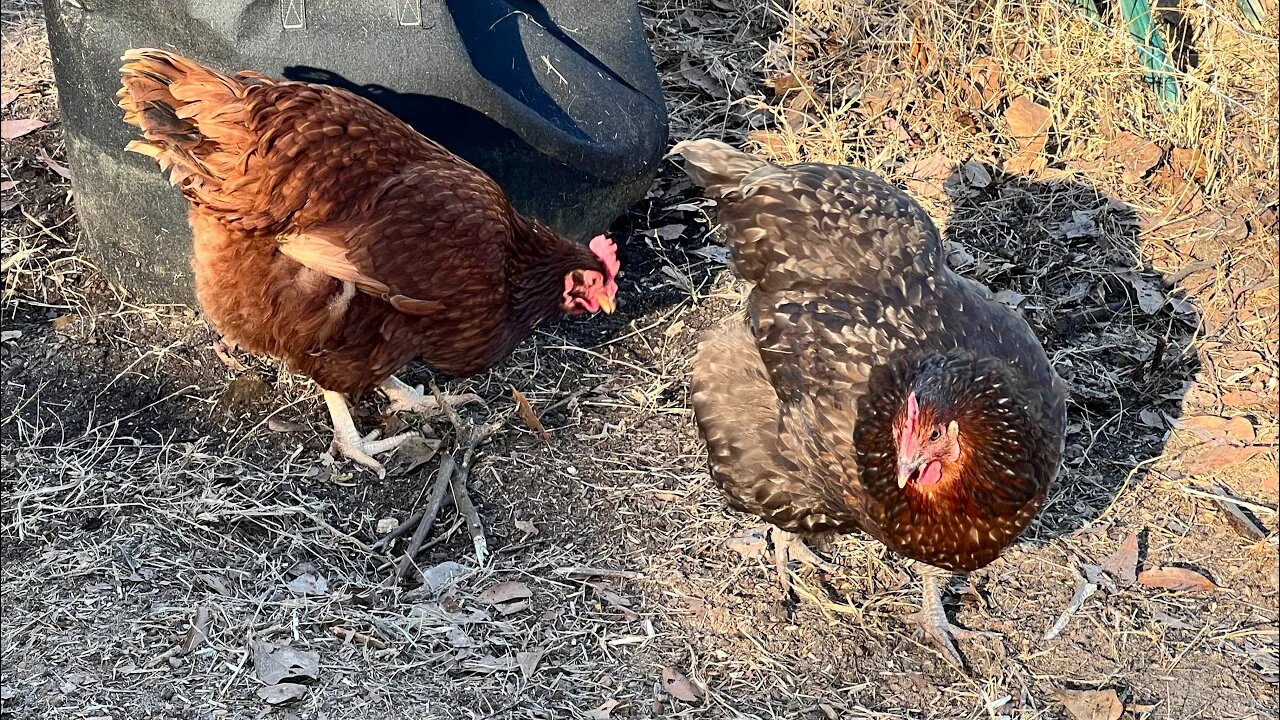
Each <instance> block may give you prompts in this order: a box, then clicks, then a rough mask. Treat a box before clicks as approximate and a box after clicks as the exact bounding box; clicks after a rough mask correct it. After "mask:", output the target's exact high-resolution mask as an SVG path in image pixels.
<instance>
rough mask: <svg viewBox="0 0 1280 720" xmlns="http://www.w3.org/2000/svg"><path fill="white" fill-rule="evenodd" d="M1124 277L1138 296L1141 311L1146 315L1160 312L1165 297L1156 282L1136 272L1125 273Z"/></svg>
mask: <svg viewBox="0 0 1280 720" xmlns="http://www.w3.org/2000/svg"><path fill="white" fill-rule="evenodd" d="M1124 278H1125V279H1126V280H1128V281H1129V286H1130V287H1132V288H1133V292H1134V294H1135V295H1136V296H1137V297H1138V307H1139V308H1141V309H1142V312H1144V313H1146V314H1148V315H1155V314H1156V313H1158V312H1160V308H1162V307H1164V303H1165V299H1166V298H1165V294H1164V288H1162V287H1160V284H1159V283H1158V282H1156V281H1153V280H1150V279H1148V278H1146V277H1144V276H1142V275H1139V274H1137V273H1125V275H1124Z"/></svg>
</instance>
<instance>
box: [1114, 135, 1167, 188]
mask: <svg viewBox="0 0 1280 720" xmlns="http://www.w3.org/2000/svg"><path fill="white" fill-rule="evenodd" d="M1110 151H1111V156H1112V157H1113V158H1114V159H1115V160H1116V161H1117V162H1119V163H1120V165H1121V166H1122V167H1123V168H1124V175H1125V179H1126V180H1128V181H1130V182H1134V181H1136V180H1139V179H1141V178H1142V177H1144V176H1145V175H1146V174H1147V173H1148V172H1149V171H1150V170H1151V168H1153V167H1155V166H1156V164H1157V163H1159V162H1160V158H1161V157H1163V156H1164V151H1163V150H1161V149H1160V146H1159V145H1156V144H1155V143H1153V142H1151V141H1150V140H1147V139H1146V138H1141V137H1138V136H1137V135H1134V134H1133V133H1128V132H1122V133H1120V134H1118V135H1116V138H1115V140H1112V141H1111V146H1110Z"/></svg>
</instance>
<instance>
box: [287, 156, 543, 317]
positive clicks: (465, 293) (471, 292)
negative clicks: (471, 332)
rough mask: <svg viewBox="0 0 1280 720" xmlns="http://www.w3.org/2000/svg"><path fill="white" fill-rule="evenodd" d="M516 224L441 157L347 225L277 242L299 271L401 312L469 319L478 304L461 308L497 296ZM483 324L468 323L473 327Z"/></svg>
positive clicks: (488, 191) (489, 189) (477, 183)
mask: <svg viewBox="0 0 1280 720" xmlns="http://www.w3.org/2000/svg"><path fill="white" fill-rule="evenodd" d="M519 222H521V221H520V220H518V219H517V218H516V217H515V216H514V213H512V212H511V210H510V206H509V205H508V204H507V200H506V198H505V196H504V195H503V194H502V191H501V190H500V189H499V188H498V186H497V185H496V184H495V183H494V182H493V181H492V180H490V179H489V178H488V177H487V176H486V175H484V174H483V173H480V172H479V171H477V170H474V169H473V168H471V167H470V166H469V165H465V164H464V163H462V162H461V161H457V162H454V161H453V159H452V158H451V157H440V158H436V159H432V160H428V161H423V162H416V163H413V164H410V165H408V166H407V167H405V168H404V169H403V171H402V172H400V173H398V174H396V175H394V176H391V177H389V178H387V179H386V180H384V181H383V182H382V183H381V185H380V186H378V187H376V188H374V189H372V192H371V193H370V194H369V195H368V197H366V198H364V199H362V202H361V203H360V206H359V209H358V212H357V213H356V216H355V217H352V218H349V219H345V220H341V221H337V222H330V223H315V224H311V225H308V226H305V227H302V228H300V229H299V230H298V231H296V232H291V233H287V234H283V235H281V236H280V237H279V243H280V250H281V252H283V253H284V254H285V255H287V256H289V257H291V258H293V259H294V260H296V261H297V262H299V263H301V264H302V265H305V266H307V267H309V268H311V269H313V270H316V271H319V272H323V273H325V274H327V275H329V276H331V277H335V278H338V279H340V280H345V281H349V282H352V283H354V284H355V285H356V287H358V288H360V289H361V290H363V291H364V292H367V293H370V294H372V295H376V296H378V297H382V298H384V299H386V300H388V301H389V302H390V303H391V304H392V305H393V306H394V307H395V308H396V309H397V310H399V311H401V312H404V313H408V314H411V315H425V314H436V313H441V312H448V311H449V310H450V308H454V307H459V308H460V307H464V306H465V307H466V312H468V313H474V312H476V306H477V304H476V303H473V302H465V300H466V299H468V298H488V299H492V298H497V297H505V293H506V291H507V288H506V282H507V277H506V269H507V268H506V260H507V258H506V256H505V249H506V248H507V247H509V246H510V244H511V239H512V237H513V235H514V234H515V233H516V232H517V231H518V228H517V227H516V225H517V223H519ZM493 304H494V305H495V306H500V305H501V303H493ZM460 319H461V318H460ZM484 319H485V318H480V317H471V320H472V324H473V325H477V326H480V327H483V326H485V325H486V323H484V322H483V320H484Z"/></svg>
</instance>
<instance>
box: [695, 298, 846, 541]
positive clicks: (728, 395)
mask: <svg viewBox="0 0 1280 720" xmlns="http://www.w3.org/2000/svg"><path fill="white" fill-rule="evenodd" d="M692 398H693V408H694V416H695V417H696V419H697V423H698V429H699V432H700V433H701V435H702V437H703V440H704V441H705V442H706V445H707V452H708V455H709V457H710V464H711V476H712V478H713V479H714V480H715V481H716V483H717V484H718V485H719V486H720V488H721V489H722V490H723V491H724V493H725V495H726V496H727V498H728V500H729V504H730V505H731V506H732V507H734V508H735V509H737V510H741V511H743V512H749V513H753V514H756V515H759V516H762V517H764V518H766V519H768V520H769V521H770V522H772V523H774V524H776V525H778V526H779V527H782V528H784V529H787V530H795V531H821V530H830V529H837V527H838V526H839V525H840V524H839V523H837V522H836V521H834V520H833V519H832V518H831V516H830V515H831V513H832V511H833V508H832V506H831V504H830V502H829V500H828V498H827V497H826V496H825V495H824V494H823V492H822V489H821V488H820V487H817V486H815V485H814V484H812V483H809V482H806V481H805V479H806V478H808V477H809V475H810V468H808V467H807V465H808V462H806V461H807V460H808V459H810V458H808V457H807V454H808V453H809V452H810V451H811V448H808V447H806V445H808V440H809V438H805V437H803V436H801V435H797V434H796V433H795V432H794V430H795V427H796V423H787V422H782V410H783V408H782V406H783V403H782V402H780V400H779V397H778V394H777V392H776V391H775V389H774V387H773V385H772V384H771V383H770V380H769V375H768V373H767V372H766V368H765V363H764V361H763V360H762V359H761V356H760V350H759V349H758V347H757V344H756V339H755V337H754V336H753V335H752V333H751V330H750V328H748V326H747V324H746V323H745V322H744V321H743V319H742V318H733V319H730V320H729V321H728V322H726V323H725V324H724V325H722V326H721V327H719V328H716V329H713V330H710V331H708V332H707V333H705V334H704V336H703V338H702V342H701V343H700V345H699V347H698V353H697V355H696V357H695V358H694V361H693V379H692ZM788 409H789V410H794V408H788ZM836 507H839V505H837V506H836Z"/></svg>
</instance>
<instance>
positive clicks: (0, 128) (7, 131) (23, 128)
mask: <svg viewBox="0 0 1280 720" xmlns="http://www.w3.org/2000/svg"><path fill="white" fill-rule="evenodd" d="M47 124H48V123H46V122H45V121H43V120H39V119H36V118H25V119H23V120H5V121H3V122H0V140H14V139H16V138H20V137H22V136H23V135H26V134H27V133H32V132H35V131H36V130H39V129H40V128H42V127H44V126H45V125H47Z"/></svg>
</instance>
